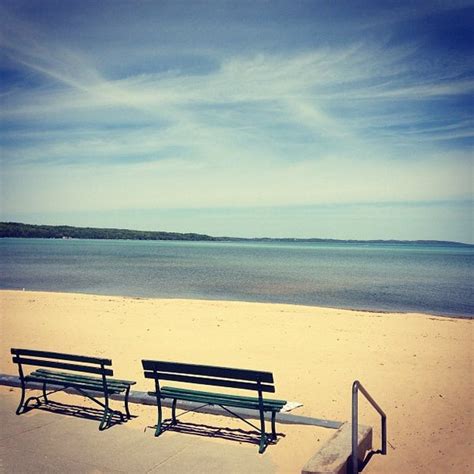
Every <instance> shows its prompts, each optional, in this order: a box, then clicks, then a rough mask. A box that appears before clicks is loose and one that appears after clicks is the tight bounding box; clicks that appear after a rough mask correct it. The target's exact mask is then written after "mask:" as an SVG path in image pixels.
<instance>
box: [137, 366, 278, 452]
mask: <svg viewBox="0 0 474 474" xmlns="http://www.w3.org/2000/svg"><path fill="white" fill-rule="evenodd" d="M142 365H143V369H144V375H145V378H147V379H153V380H154V381H155V391H154V392H149V395H152V396H155V397H156V404H157V407H158V423H157V425H156V432H155V436H159V435H160V434H161V433H162V432H163V431H164V429H163V416H162V403H161V400H162V399H164V398H168V399H171V400H172V405H171V416H172V419H171V422H170V426H173V425H176V424H177V419H176V402H177V400H183V401H187V402H198V403H200V404H203V406H207V405H217V406H220V407H221V408H223V409H224V410H225V411H227V412H229V413H230V414H232V415H234V416H236V417H237V418H239V419H241V420H242V421H244V422H245V423H247V424H249V425H250V426H252V427H253V428H255V429H256V430H258V431H259V433H260V445H259V453H263V452H264V451H265V448H266V447H267V445H268V444H269V443H270V442H274V441H276V439H277V434H276V430H275V416H276V413H277V412H279V411H280V410H281V409H282V407H283V406H284V405H285V404H286V401H285V400H273V399H264V398H263V393H264V392H266V393H274V392H275V387H274V385H273V374H272V373H271V372H259V371H256V370H245V369H232V368H226V367H215V366H209V365H195V364H183V363H177V362H165V361H157V360H142ZM161 380H168V381H174V382H183V383H185V384H198V385H206V386H216V387H223V388H226V389H239V390H251V391H254V392H256V394H257V396H254V397H248V396H242V395H236V394H234V393H232V394H229V393H217V392H205V391H198V390H191V389H189V388H186V387H184V388H183V387H181V388H180V387H166V386H165V387H161V386H160V381H161ZM203 406H200V407H199V409H200V408H203ZM229 407H232V408H243V409H250V410H257V411H258V412H259V414H260V428H258V427H257V426H255V425H253V424H252V423H250V422H248V421H247V420H245V419H244V418H243V417H242V416H240V415H238V414H236V413H234V412H233V411H231V410H230V409H229ZM265 412H270V413H271V425H272V433H271V435H267V433H266V431H265Z"/></svg>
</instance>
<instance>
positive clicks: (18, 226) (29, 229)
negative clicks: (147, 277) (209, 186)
mask: <svg viewBox="0 0 474 474" xmlns="http://www.w3.org/2000/svg"><path fill="white" fill-rule="evenodd" d="M0 238H31V239H99V240H108V239H110V240H184V241H205V242H247V241H248V242H321V243H351V244H375V243H376V244H411V245H412V244H420V245H426V244H429V245H450V246H458V247H474V245H471V244H465V243H462V242H450V241H444V240H352V239H351V240H341V239H321V238H307V239H304V238H273V237H255V238H245V237H214V236H211V235H206V234H195V233H179V232H162V231H146V230H130V229H107V228H97V227H73V226H68V225H59V226H57V225H33V224H23V223H20V222H0Z"/></svg>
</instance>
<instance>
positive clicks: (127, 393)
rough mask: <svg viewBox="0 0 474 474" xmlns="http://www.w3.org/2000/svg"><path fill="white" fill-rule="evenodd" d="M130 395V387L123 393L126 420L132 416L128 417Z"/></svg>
mask: <svg viewBox="0 0 474 474" xmlns="http://www.w3.org/2000/svg"><path fill="white" fill-rule="evenodd" d="M129 393H130V385H129V386H128V388H127V391H126V392H125V413H126V414H127V418H128V419H130V418H131V417H132V415H130V411H129V409H128V395H129Z"/></svg>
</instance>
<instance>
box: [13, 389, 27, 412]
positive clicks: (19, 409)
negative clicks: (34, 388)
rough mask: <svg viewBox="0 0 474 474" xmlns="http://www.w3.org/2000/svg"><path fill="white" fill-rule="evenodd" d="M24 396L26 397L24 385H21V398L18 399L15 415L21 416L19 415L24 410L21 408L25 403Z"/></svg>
mask: <svg viewBox="0 0 474 474" xmlns="http://www.w3.org/2000/svg"><path fill="white" fill-rule="evenodd" d="M25 395H26V389H25V384H24V383H22V384H21V398H20V404H19V405H18V408H17V409H16V412H15V413H16V414H17V415H21V413H22V412H23V411H24V410H25V408H26V406H23V403H24V401H25Z"/></svg>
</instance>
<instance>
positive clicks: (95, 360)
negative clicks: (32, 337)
mask: <svg viewBox="0 0 474 474" xmlns="http://www.w3.org/2000/svg"><path fill="white" fill-rule="evenodd" d="M10 352H11V353H12V354H14V355H16V356H33V357H42V358H50V359H61V360H70V361H74V362H85V363H89V364H103V365H112V361H111V360H110V359H102V358H100V357H89V356H81V355H75V354H64V353H62V352H46V351H36V350H32V349H15V348H12V349H11V350H10Z"/></svg>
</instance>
